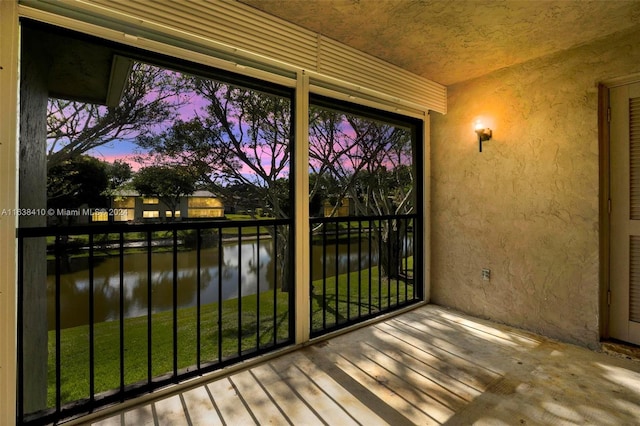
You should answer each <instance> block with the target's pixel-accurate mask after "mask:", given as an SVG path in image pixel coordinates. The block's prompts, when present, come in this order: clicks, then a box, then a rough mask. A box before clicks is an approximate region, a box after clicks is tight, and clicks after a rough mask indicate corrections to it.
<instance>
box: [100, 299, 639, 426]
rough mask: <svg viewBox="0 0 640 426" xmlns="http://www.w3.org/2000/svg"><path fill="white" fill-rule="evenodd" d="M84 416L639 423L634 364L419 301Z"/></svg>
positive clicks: (133, 421)
mask: <svg viewBox="0 0 640 426" xmlns="http://www.w3.org/2000/svg"><path fill="white" fill-rule="evenodd" d="M94 424H96V425H101V426H107V425H123V424H127V425H136V426H137V425H217V424H221V425H234V426H235V425H251V424H275V425H286V424H292V425H315V424H318V425H322V424H325V425H327V424H328V425H341V426H342V425H350V424H353V425H365V426H374V425H384V424H389V425H394V426H397V425H404V424H422V425H438V424H451V425H469V424H486V425H523V424H527V425H532V424H598V425H632V424H640V363H638V362H634V361H631V360H626V359H620V358H616V357H612V356H610V355H606V354H604V353H598V352H594V351H590V350H587V349H584V348H580V347H576V346H573V345H568V344H563V343H559V342H556V341H553V340H550V339H546V338H544V337H541V336H538V335H535V334H532V333H527V332H524V331H521V330H517V329H513V328H510V327H506V326H503V325H498V324H495V323H491V322H488V321H483V320H479V319H476V318H473V317H469V316H466V315H462V314H460V313H457V312H455V311H450V310H447V309H444V308H441V307H438V306H434V305H427V306H424V307H420V308H417V309H415V310H413V311H410V312H408V313H404V314H402V315H399V316H396V317H393V318H391V319H387V320H385V321H383V322H379V323H376V324H374V325H370V326H367V327H365V328H361V329H358V330H355V331H353V332H349V333H346V334H343V335H340V336H338V337H335V338H332V339H330V340H325V341H322V342H319V343H317V344H314V345H311V346H309V347H306V348H303V349H300V350H297V351H294V352H291V353H289V354H286V355H283V356H281V357H278V358H275V359H272V360H269V361H265V362H263V363H260V364H258V365H255V366H253V367H251V368H247V369H244V370H241V371H238V372H235V373H232V374H230V375H228V376H225V377H222V378H218V379H216V380H213V381H211V382H208V383H206V384H203V385H200V386H198V387H195V388H192V389H190V390H187V391H181V392H177V393H175V394H173V395H170V396H168V397H164V398H162V399H159V400H155V401H153V402H148V403H145V404H144V405H140V406H136V407H135V408H130V409H128V410H126V411H122V412H118V413H115V414H114V413H111V414H110V415H109V417H107V418H104V419H101V420H99V421H96V422H95V423H94Z"/></svg>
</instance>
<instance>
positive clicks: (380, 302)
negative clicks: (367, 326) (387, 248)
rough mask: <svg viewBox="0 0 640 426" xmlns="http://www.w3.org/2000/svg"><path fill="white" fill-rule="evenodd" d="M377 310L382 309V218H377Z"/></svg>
mask: <svg viewBox="0 0 640 426" xmlns="http://www.w3.org/2000/svg"><path fill="white" fill-rule="evenodd" d="M377 222H378V224H377V227H378V312H381V311H382V244H384V242H383V241H382V219H378V221H377Z"/></svg>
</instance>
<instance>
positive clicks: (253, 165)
mask: <svg viewBox="0 0 640 426" xmlns="http://www.w3.org/2000/svg"><path fill="white" fill-rule="evenodd" d="M185 81H187V82H188V83H187V84H189V85H190V86H191V87H192V90H193V91H194V93H195V95H194V99H201V100H202V101H203V103H204V104H205V106H204V107H203V108H202V110H201V111H200V112H199V113H200V114H201V115H198V116H196V117H194V118H193V119H191V120H188V121H176V122H175V123H174V125H173V126H172V127H171V128H169V129H167V130H165V131H163V132H161V133H159V134H158V135H155V136H154V135H142V136H140V137H138V139H137V142H138V144H139V145H140V146H141V147H142V148H144V149H147V150H149V152H150V155H151V156H153V157H155V158H156V161H158V162H162V163H164V164H174V165H182V166H188V167H189V168H190V169H191V170H195V171H197V172H198V174H199V178H200V179H202V180H203V181H204V182H207V188H209V189H210V190H211V191H212V192H215V193H217V194H220V195H221V196H223V197H226V198H227V199H228V198H229V197H233V196H234V195H237V194H234V193H231V192H230V191H229V189H232V188H233V187H234V186H236V187H237V186H239V185H240V186H242V187H244V188H247V189H249V188H250V191H248V192H250V193H251V194H252V196H253V197H254V199H255V200H258V201H259V202H260V203H261V204H262V206H264V207H266V208H268V209H269V210H270V212H271V213H272V215H273V216H274V217H276V218H287V217H289V216H290V215H291V212H290V209H291V206H290V202H289V193H290V191H288V190H283V185H284V186H288V185H289V176H288V173H289V165H290V153H291V150H290V144H291V131H292V128H291V102H290V100H289V99H288V98H285V97H281V96H277V95H271V94H268V93H263V92H258V91H256V90H251V89H247V88H242V87H237V86H231V85H228V84H224V83H221V82H217V81H214V80H210V79H205V78H199V77H185ZM252 214H255V212H252ZM273 228H277V229H276V230H274V229H273ZM268 229H269V232H270V233H271V234H272V238H274V240H277V247H278V253H277V255H276V261H277V262H278V270H279V271H280V273H281V277H280V279H281V282H282V286H283V289H284V290H286V288H287V286H288V283H289V281H290V280H289V276H288V273H289V268H288V267H287V265H286V263H287V262H288V259H289V256H288V250H289V244H288V241H289V235H288V233H289V229H288V227H269V228H268Z"/></svg>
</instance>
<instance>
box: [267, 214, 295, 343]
mask: <svg viewBox="0 0 640 426" xmlns="http://www.w3.org/2000/svg"><path fill="white" fill-rule="evenodd" d="M271 261H272V262H273V344H274V345H275V344H277V343H278V319H277V318H278V294H277V293H278V289H279V288H281V287H280V283H279V282H278V225H273V259H272V260H271ZM289 315H292V313H291V312H289Z"/></svg>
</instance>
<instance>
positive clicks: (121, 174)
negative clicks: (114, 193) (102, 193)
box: [107, 160, 132, 190]
mask: <svg viewBox="0 0 640 426" xmlns="http://www.w3.org/2000/svg"><path fill="white" fill-rule="evenodd" d="M107 175H108V176H109V190H114V189H116V188H118V187H120V186H122V185H123V184H124V183H126V182H127V181H128V180H129V179H131V176H132V170H131V165H130V164H129V163H127V162H124V161H122V160H115V161H114V162H113V163H111V164H109V165H108V166H107Z"/></svg>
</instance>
